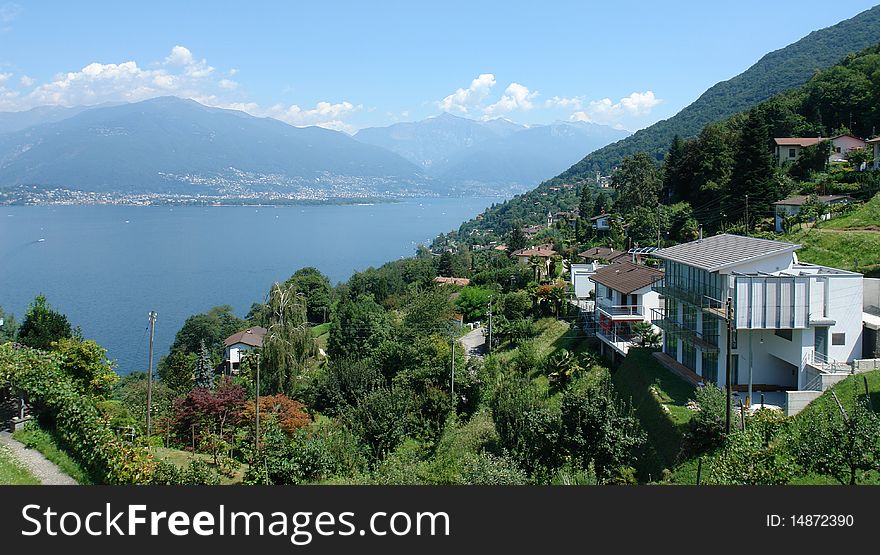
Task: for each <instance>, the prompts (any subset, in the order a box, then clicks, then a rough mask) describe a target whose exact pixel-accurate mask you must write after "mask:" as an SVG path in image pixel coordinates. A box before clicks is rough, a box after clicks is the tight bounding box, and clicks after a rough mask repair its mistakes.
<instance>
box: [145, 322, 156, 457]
mask: <svg viewBox="0 0 880 555" xmlns="http://www.w3.org/2000/svg"><path fill="white" fill-rule="evenodd" d="M156 316H158V314H156V311H155V310H151V311H150V314H149V315H148V317H149V319H150V371H149V373H147V445H149V440H150V434H151V433H152V426H153V420H152V416H153V415H152V412H153V335H154V332H155V330H156Z"/></svg>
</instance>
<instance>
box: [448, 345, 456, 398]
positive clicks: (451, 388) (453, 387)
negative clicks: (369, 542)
mask: <svg viewBox="0 0 880 555" xmlns="http://www.w3.org/2000/svg"><path fill="white" fill-rule="evenodd" d="M449 389H450V391H451V393H452V402H453V403H455V334H454V333H453V334H452V386H451V387H450V388H449Z"/></svg>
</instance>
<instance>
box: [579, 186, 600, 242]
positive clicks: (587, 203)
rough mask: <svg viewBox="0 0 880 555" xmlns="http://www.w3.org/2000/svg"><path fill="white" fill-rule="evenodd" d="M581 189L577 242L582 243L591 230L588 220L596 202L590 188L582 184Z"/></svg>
mask: <svg viewBox="0 0 880 555" xmlns="http://www.w3.org/2000/svg"><path fill="white" fill-rule="evenodd" d="M581 189H582V190H581V198H580V201H579V202H578V219H577V237H578V240H581V241H584V240H586V238H587V236H588V235H589V233H590V232H591V231H592V229H593V228H592V226H591V225H590V218H591V217H592V216H593V211H594V210H595V209H596V200H595V199H594V198H593V187H592V186H590V185H586V184H584V185H583V186H582V187H581Z"/></svg>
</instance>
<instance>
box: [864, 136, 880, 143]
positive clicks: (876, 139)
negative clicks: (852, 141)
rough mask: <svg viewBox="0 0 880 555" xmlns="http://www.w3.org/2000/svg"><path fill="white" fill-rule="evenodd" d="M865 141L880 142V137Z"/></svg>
mask: <svg viewBox="0 0 880 555" xmlns="http://www.w3.org/2000/svg"><path fill="white" fill-rule="evenodd" d="M865 142H866V143H880V137H874V138H873V139H868V140H867V141H865Z"/></svg>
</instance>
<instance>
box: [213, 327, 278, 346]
mask: <svg viewBox="0 0 880 555" xmlns="http://www.w3.org/2000/svg"><path fill="white" fill-rule="evenodd" d="M266 331H267V330H266V328H261V327H260V326H255V327H253V328H248V329H246V330H244V331H240V332H238V333H234V334H232V335H230V336H229V337H227V338H226V339H225V340H224V341H223V344H224V345H226V346H227V347H229V346H230V345H235V344H236V343H243V344H245V345H250V346H251V347H262V346H263V337H265V335H266Z"/></svg>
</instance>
